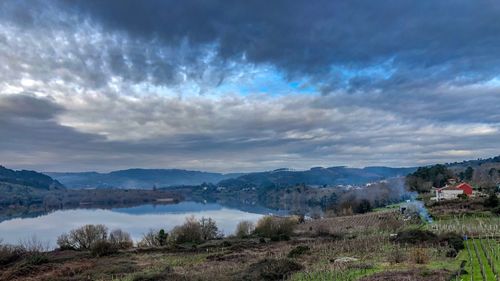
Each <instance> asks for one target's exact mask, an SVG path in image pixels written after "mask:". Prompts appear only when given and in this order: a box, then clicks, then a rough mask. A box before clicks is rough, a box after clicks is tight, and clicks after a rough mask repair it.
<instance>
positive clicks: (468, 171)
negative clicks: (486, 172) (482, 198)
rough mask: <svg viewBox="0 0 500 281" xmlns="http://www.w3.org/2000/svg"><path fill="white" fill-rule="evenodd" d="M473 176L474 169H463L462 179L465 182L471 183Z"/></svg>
mask: <svg viewBox="0 0 500 281" xmlns="http://www.w3.org/2000/svg"><path fill="white" fill-rule="evenodd" d="M473 175H474V169H473V168H472V167H470V166H469V167H467V169H465V173H464V179H465V180H466V181H471V180H472V176H473Z"/></svg>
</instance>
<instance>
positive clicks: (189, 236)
mask: <svg viewBox="0 0 500 281" xmlns="http://www.w3.org/2000/svg"><path fill="white" fill-rule="evenodd" d="M170 236H171V237H172V239H173V240H174V241H175V242H177V243H186V242H191V243H200V242H201V241H202V239H203V233H202V228H201V224H200V223H199V222H198V221H197V220H196V219H195V218H194V217H193V216H192V217H188V218H186V221H185V222H184V224H183V225H180V226H176V227H174V229H173V230H172V231H171V232H170Z"/></svg>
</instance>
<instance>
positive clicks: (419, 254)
mask: <svg viewBox="0 0 500 281" xmlns="http://www.w3.org/2000/svg"><path fill="white" fill-rule="evenodd" d="M411 257H412V261H413V262H414V263H416V264H426V263H428V262H429V253H428V251H427V249H426V248H416V249H414V250H413V251H412V254H411Z"/></svg>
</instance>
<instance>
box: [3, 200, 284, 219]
mask: <svg viewBox="0 0 500 281" xmlns="http://www.w3.org/2000/svg"><path fill="white" fill-rule="evenodd" d="M224 208H226V209H234V210H240V211H243V212H247V213H253V214H262V215H268V214H274V215H281V216H284V215H287V214H288V211H286V210H274V209H270V208H266V207H263V206H260V205H250V204H243V203H241V202H237V201H235V202H234V203H227V202H224V203H218V202H208V203H202V202H195V201H181V202H179V203H176V204H151V203H147V204H143V205H134V206H130V205H129V206H127V205H124V204H117V205H108V206H85V207H83V206H82V207H70V208H55V209H38V208H37V209H27V210H24V211H22V212H14V213H5V214H0V222H3V221H7V220H11V219H16V218H37V217H40V216H45V215H48V214H50V213H52V212H54V211H58V210H62V211H65V210H78V209H87V210H96V209H101V210H102V209H104V210H111V211H112V212H116V213H123V214H130V215H144V214H182V213H196V212H203V211H217V210H222V209H224Z"/></svg>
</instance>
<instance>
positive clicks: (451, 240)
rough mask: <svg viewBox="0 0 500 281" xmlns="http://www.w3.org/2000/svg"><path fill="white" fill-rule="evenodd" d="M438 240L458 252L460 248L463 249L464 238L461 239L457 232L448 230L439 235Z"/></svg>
mask: <svg viewBox="0 0 500 281" xmlns="http://www.w3.org/2000/svg"><path fill="white" fill-rule="evenodd" d="M439 241H440V242H441V243H446V244H448V245H449V246H450V247H452V248H453V249H454V250H455V252H459V251H460V250H463V249H465V245H464V240H463V238H462V236H461V235H459V234H457V233H453V232H450V233H446V234H443V235H440V236H439Z"/></svg>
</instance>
